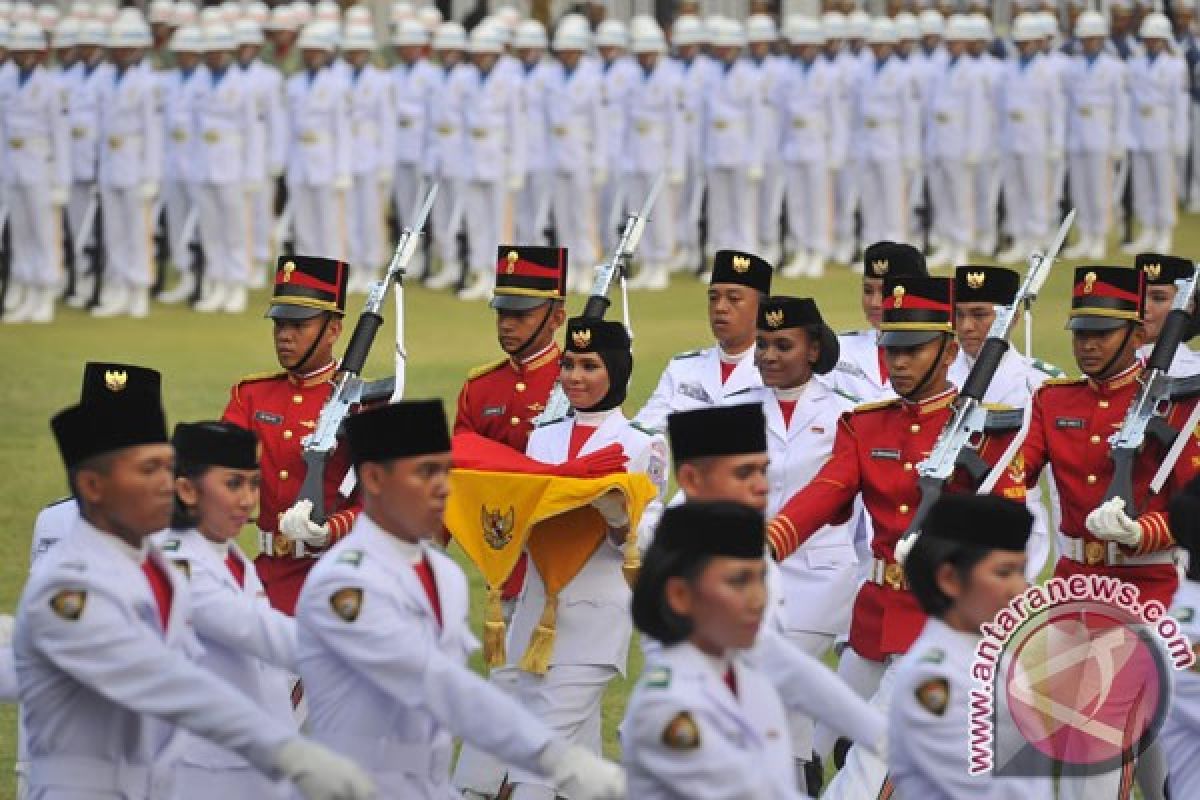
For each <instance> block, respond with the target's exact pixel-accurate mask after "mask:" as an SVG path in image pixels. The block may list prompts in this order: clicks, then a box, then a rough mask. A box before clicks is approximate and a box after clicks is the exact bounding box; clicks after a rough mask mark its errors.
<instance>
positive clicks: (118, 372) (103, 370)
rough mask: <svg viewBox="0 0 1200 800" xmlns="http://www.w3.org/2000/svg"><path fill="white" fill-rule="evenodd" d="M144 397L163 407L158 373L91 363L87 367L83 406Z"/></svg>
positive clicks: (126, 365) (85, 367)
mask: <svg viewBox="0 0 1200 800" xmlns="http://www.w3.org/2000/svg"><path fill="white" fill-rule="evenodd" d="M131 394H140V395H143V396H145V397H147V398H149V399H150V400H152V401H155V402H157V403H159V405H161V404H162V375H161V374H160V373H159V372H158V370H156V369H149V368H147V367H139V366H136V365H134V364H119V363H116V362H111V361H89V362H88V363H86V364H84V365H83V385H82V386H81V387H80V389H79V404H80V405H83V406H88V405H93V404H95V403H107V402H110V401H113V400H120V399H123V398H125V397H128V396H129V395H131Z"/></svg>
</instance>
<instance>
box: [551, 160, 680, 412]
mask: <svg viewBox="0 0 1200 800" xmlns="http://www.w3.org/2000/svg"><path fill="white" fill-rule="evenodd" d="M665 181H666V173H663V172H660V173H658V177H657V178H655V179H654V183H653V184H652V185H651V186H650V194H648V195H646V201H645V202H644V203H643V204H642V210H641V211H640V212H639V213H637V214H632V213H631V214H630V215H629V216H628V217H626V218H625V229H624V230H623V231H622V232H621V239H620V241H618V242H617V249H616V250H615V251H614V252H613V255H612V258H610V259H608V260H607V261H604V262H601V263H600V264H598V265H596V280H595V281H594V282H593V283H592V293H591V295H590V296H589V297H588V299H587V303H586V304H585V305H584V307H583V316H584V317H587V318H588V319H604V314H605V312H606V311H608V307H609V306H610V305H612V301H610V300H609V299H608V290H609V287H611V286H612V282H613V279H614V278H616V277H618V276H620V277H621V279H622V280H624V279H625V276H626V275H628V274H629V263H630V261H631V260H632V259H633V254H634V253H635V252H636V251H637V246H638V243H639V242H641V240H642V233H643V232H644V231H645V230H646V220H647V219H648V218H649V217H650V212H651V211H652V210H654V204H655V202H656V201H657V200H658V195H659V193H660V192H661V191H662V188H663V184H664V183H665ZM570 408H571V404H570V403H569V402H568V401H567V395H566V394H565V393H564V392H563V389H562V383H561V382H555V384H554V391H552V392H551V393H550V399H549V400H547V401H546V408H545V409H543V410H542V413H541V414H539V415H538V416H537V419H535V420H534V421H533V422H534V425H544V424H546V423H547V422H554V421H555V420H559V419H562V418H563V417H565V416H566V415H567V412H568V411H569V410H570Z"/></svg>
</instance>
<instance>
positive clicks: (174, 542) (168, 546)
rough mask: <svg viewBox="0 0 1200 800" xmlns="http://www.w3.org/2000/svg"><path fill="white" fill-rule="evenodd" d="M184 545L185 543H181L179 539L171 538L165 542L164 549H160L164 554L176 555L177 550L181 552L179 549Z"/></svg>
mask: <svg viewBox="0 0 1200 800" xmlns="http://www.w3.org/2000/svg"><path fill="white" fill-rule="evenodd" d="M182 544H183V543H182V542H180V541H179V539H177V538H175V537H171V538H170V539H167V540H166V541H165V542H163V543H162V547H160V548H159V549H160V550H162V551H163V552H164V553H174V552H176V551H177V550H179V548H180V547H181V546H182Z"/></svg>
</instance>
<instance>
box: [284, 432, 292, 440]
mask: <svg viewBox="0 0 1200 800" xmlns="http://www.w3.org/2000/svg"><path fill="white" fill-rule="evenodd" d="M283 438H285V439H290V438H292V432H291V431H284V432H283Z"/></svg>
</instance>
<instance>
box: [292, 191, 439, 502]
mask: <svg viewBox="0 0 1200 800" xmlns="http://www.w3.org/2000/svg"><path fill="white" fill-rule="evenodd" d="M437 192H438V187H437V184H434V185H433V186H432V187H431V188H430V190H429V193H428V194H427V195H425V204H424V205H423V206H422V208H421V212H420V213H419V214H418V215H417V219H416V222H415V223H414V224H413V225H412V226H411V227H406V228H405V229H404V232H403V233H401V234H400V241H399V242H397V243H396V251H395V252H394V253H393V254H392V262H391V264H389V265H388V268H387V272H385V273H384V275H383V277H382V278H380V279H379V280H377V281H375V283H374V284H372V285H371V292H370V294H368V295H367V302H366V305H365V306H364V307H363V312H362V315H361V316H359V318H358V322H356V323H355V325H354V333H352V334H351V335H350V343H349V344H348V345H347V346H346V353H345V355H343V356H342V363H341V364H340V365H338V377H337V380H336V381H335V382H334V386H333V392H332V393H331V394H330V395H329V399H328V400H326V401H325V405H324V406H322V408H321V415H320V416H319V417H317V426H316V428H314V429H313V432H312V433H310V434H309V435H307V436H305V437H304V440H303V442H302V443H303V445H304V465H305V467H306V468H307V469H306V472H305V475H304V484H303V485H302V486H301V487H300V495H299V497H298V498H297V500H308V501H309V502H311V503H312V512H311V514H310V515H309V516H310V518H311V519H312V521H313V522H315V523H317V524H318V525H320V524H322V523H324V522H325V520H326V514H325V465H326V463H328V461H329V457H330V456H331V455H332V454H333V450H334V448H335V447H337V435H338V431H339V430H340V429H341V427H342V423H343V422H344V421H345V419H346V417H347V416H349V415H350V408H351V407H352V406H354V405H356V404H358V403H361V402H362V400H363V397H364V388H365V387H366V386H367V385H368V384H365V383H364V382H363V379H362V370H363V367H364V366H365V365H366V363H367V355H368V354H369V353H370V352H371V344H372V343H373V342H374V341H375V335H376V334H377V333H378V332H379V328H380V327H381V326H382V325H383V315H382V314H380V310H381V309H382V308H383V301H384V298H385V297H387V292H388V289H390V288H391V286H392V283H393V282H395V284H396V286H397V287H400V286H402V285H403V284H404V270H405V268H406V267H407V266H408V262H409V261H410V260H412V256H413V253H414V252H415V251H416V249H417V241H418V239H419V238H420V236H421V229H422V228H423V227H424V226H425V220H426V218H427V217H428V216H429V209H430V208H432V207H433V200H434V198H436V197H437ZM402 350H403V348H398V352H397V361H396V363H397V366H398V367H401V366H402V365H403V363H404V361H403V358H402ZM403 385H404V384H403V376H402V375H400V374H397V376H396V383H395V386H398V387H403ZM401 391H403V389H402V388H401ZM394 392H395V389H394V388H393V394H394Z"/></svg>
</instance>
